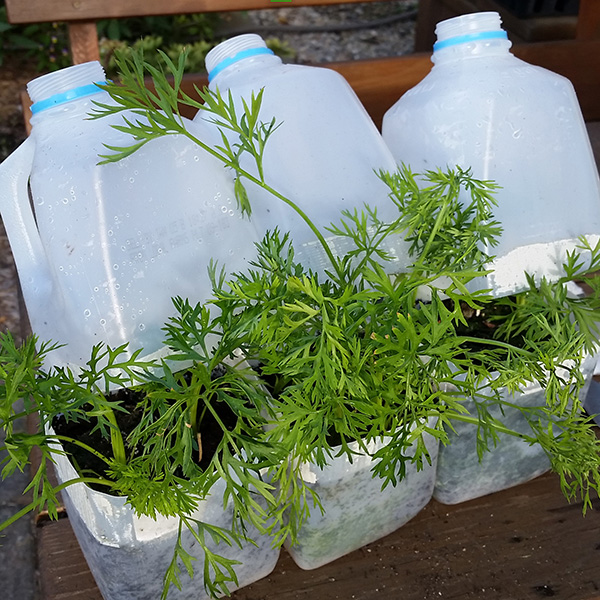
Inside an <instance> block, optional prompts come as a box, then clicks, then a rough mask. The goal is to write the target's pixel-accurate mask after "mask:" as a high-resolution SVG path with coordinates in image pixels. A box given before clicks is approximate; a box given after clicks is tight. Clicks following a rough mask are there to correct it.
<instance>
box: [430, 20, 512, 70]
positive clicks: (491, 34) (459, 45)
mask: <svg viewBox="0 0 600 600" xmlns="http://www.w3.org/2000/svg"><path fill="white" fill-rule="evenodd" d="M501 23H502V21H501V19H500V15H499V14H498V13H497V12H480V13H472V14H468V15H461V16H459V17H454V18H452V19H447V20H445V21H440V22H439V23H438V24H437V27H436V30H435V33H436V36H437V41H436V43H435V44H434V46H433V56H432V57H431V60H432V61H433V62H434V63H435V64H436V65H437V64H440V63H445V62H451V61H455V60H463V59H466V58H477V57H483V56H498V55H507V54H509V49H510V47H511V46H512V43H511V42H510V41H509V40H508V36H507V34H506V31H505V30H504V29H502V27H501Z"/></svg>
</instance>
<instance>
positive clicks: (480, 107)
mask: <svg viewBox="0 0 600 600" xmlns="http://www.w3.org/2000/svg"><path fill="white" fill-rule="evenodd" d="M500 24H501V21H500V16H499V15H498V13H495V12H483V13H475V14H470V15H463V16H460V17H456V18H453V19H449V20H447V21H442V22H441V23H438V25H437V29H436V34H437V43H436V44H435V46H434V52H433V57H432V61H433V63H434V67H433V69H432V70H431V72H430V73H429V74H428V75H427V76H426V77H425V78H424V79H423V80H422V81H421V82H420V83H419V84H418V85H417V86H416V87H414V88H413V89H412V90H410V91H408V92H407V93H406V94H404V95H403V96H402V98H400V100H398V102H397V103H396V104H395V105H394V106H393V107H392V108H390V110H389V111H388V112H387V113H386V114H385V116H384V120H383V137H384V139H385V140H386V142H387V144H388V146H389V147H390V149H391V151H392V153H393V154H394V157H395V158H396V160H397V161H398V162H399V163H401V162H404V163H407V164H409V165H410V166H411V167H412V169H413V170H414V171H416V172H421V171H423V170H424V169H436V168H438V167H439V168H446V166H450V167H454V166H456V165H460V166H461V167H463V168H469V167H471V168H472V170H473V175H474V176H475V177H477V178H480V179H492V180H495V181H496V182H497V183H498V184H499V185H500V186H502V189H501V190H499V191H498V193H497V196H496V197H497V200H498V204H499V205H498V207H497V208H495V209H494V215H495V217H496V218H497V219H498V220H499V221H500V222H501V223H502V226H503V228H504V233H503V235H502V238H501V241H500V244H499V246H497V247H495V248H489V249H487V250H488V253H489V254H491V255H495V256H496V260H495V261H494V263H493V268H494V272H493V273H492V274H491V275H490V276H489V277H488V278H487V280H486V281H479V282H478V287H480V288H491V289H492V290H493V292H494V293H495V294H496V295H499V296H501V295H507V294H510V293H512V292H515V291H518V290H521V289H524V288H526V286H527V282H526V278H525V275H524V273H525V271H527V272H529V273H530V274H532V275H534V276H535V277H536V278H537V279H539V278H540V277H541V276H543V275H546V276H547V277H549V278H555V277H557V276H559V275H560V273H561V272H562V269H561V266H562V263H563V262H564V260H565V259H566V253H567V251H568V250H572V249H573V248H574V247H575V246H576V245H577V243H578V242H577V238H578V237H579V236H582V235H583V236H586V237H587V238H588V240H589V241H590V242H591V243H592V244H595V243H596V242H597V241H598V239H599V236H598V234H600V186H599V180H598V171H597V169H596V165H595V162H594V157H593V154H592V149H591V145H590V142H589V138H588V135H587V131H586V128H585V124H584V121H583V118H582V115H581V111H580V108H579V104H578V101H577V98H576V95H575V92H574V89H573V86H572V85H571V83H570V82H569V81H568V80H567V79H565V78H564V77H562V76H560V75H557V74H555V73H552V72H550V71H548V70H545V69H542V68H540V67H536V66H532V65H529V64H527V63H525V62H523V61H522V60H519V59H518V58H516V57H515V56H513V55H512V54H511V53H510V52H509V48H510V46H511V43H510V42H509V41H508V39H507V35H506V32H505V31H504V30H503V29H502V28H501V25H500Z"/></svg>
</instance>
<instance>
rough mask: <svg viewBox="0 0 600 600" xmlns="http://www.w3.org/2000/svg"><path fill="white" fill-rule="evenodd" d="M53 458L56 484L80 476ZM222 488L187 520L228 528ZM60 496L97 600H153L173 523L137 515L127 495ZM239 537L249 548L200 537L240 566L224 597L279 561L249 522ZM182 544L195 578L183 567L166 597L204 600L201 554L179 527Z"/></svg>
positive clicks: (74, 491) (79, 490)
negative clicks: (177, 585)
mask: <svg viewBox="0 0 600 600" xmlns="http://www.w3.org/2000/svg"><path fill="white" fill-rule="evenodd" d="M54 460H55V463H56V472H57V477H58V481H59V482H60V483H65V482H67V481H72V480H73V479H77V477H79V474H78V473H77V472H76V471H75V469H74V468H73V465H72V464H71V463H70V462H69V459H68V458H67V456H66V455H64V454H62V455H61V454H56V455H54ZM224 491H225V483H224V482H223V481H222V480H219V481H217V483H215V485H214V486H213V487H212V488H211V492H210V494H209V495H208V496H207V497H206V498H205V499H204V500H201V501H199V502H198V506H197V508H196V510H195V511H194V512H193V513H192V514H190V515H189V517H190V519H196V520H198V521H202V522H204V523H208V524H210V525H213V526H215V527H222V528H224V529H230V528H231V524H232V521H233V509H232V507H231V506H230V505H229V504H228V505H227V506H225V507H224V506H223V494H224ZM62 495H63V500H64V502H65V506H66V508H67V511H68V513H69V522H70V523H71V525H72V526H73V531H74V533H75V535H76V537H77V541H78V542H79V545H80V546H81V549H82V551H83V554H84V556H85V558H86V561H87V563H88V565H89V567H90V570H91V572H92V575H93V576H94V579H95V580H96V583H97V585H98V588H99V589H100V592H101V593H102V597H103V598H104V600H149V599H150V598H160V596H161V592H162V588H163V577H164V575H165V573H166V572H167V569H168V568H169V565H170V562H171V560H172V559H173V551H174V548H175V544H176V543H177V537H178V529H179V519H178V518H177V517H164V516H162V515H157V516H156V518H155V519H153V518H151V517H148V516H145V515H141V516H138V515H136V514H135V511H134V510H133V508H131V506H129V505H128V504H127V498H125V497H123V496H111V495H109V494H105V493H103V492H99V491H97V490H93V489H91V488H89V487H88V486H87V485H85V484H84V483H75V484H72V485H70V486H68V487H66V488H65V489H64V490H63V492H62ZM246 533H247V535H248V538H249V539H250V540H253V542H254V543H253V542H250V541H247V542H243V543H242V545H241V547H240V546H238V545H237V544H232V545H230V546H228V545H227V544H225V543H220V544H216V543H215V542H214V540H212V539H211V538H210V536H206V544H207V546H208V547H209V548H210V550H211V551H212V552H215V553H216V554H218V555H220V556H223V557H225V558H228V559H230V560H235V561H239V562H240V564H236V565H234V567H233V569H234V571H235V573H236V576H237V579H238V581H237V585H234V584H228V586H227V587H228V589H229V590H230V591H231V592H233V591H234V590H235V589H238V588H240V587H243V586H246V585H249V584H250V583H253V582H254V581H257V580H259V579H262V578H263V577H266V576H267V575H269V574H270V573H271V572H272V571H273V569H274V568H275V565H276V564H277V559H278V558H279V548H277V549H274V548H272V547H271V542H272V539H271V538H270V537H269V536H267V535H261V534H260V533H259V532H258V531H257V530H256V528H255V527H253V526H252V525H248V529H247V532H246ZM181 543H182V545H183V546H184V548H185V550H186V552H188V553H189V554H190V556H191V558H192V559H193V560H194V561H195V562H194V579H190V578H189V577H188V576H187V573H186V572H185V570H183V573H182V575H181V578H180V580H181V590H178V589H176V588H175V587H174V586H171V588H170V590H169V599H170V600H191V599H193V600H208V599H209V595H208V594H207V593H206V591H205V590H204V586H203V568H204V558H205V557H204V551H203V549H202V547H201V546H200V545H199V544H198V543H197V542H196V540H195V539H194V536H193V535H192V533H191V532H190V531H188V530H187V528H186V527H183V530H182V539H181Z"/></svg>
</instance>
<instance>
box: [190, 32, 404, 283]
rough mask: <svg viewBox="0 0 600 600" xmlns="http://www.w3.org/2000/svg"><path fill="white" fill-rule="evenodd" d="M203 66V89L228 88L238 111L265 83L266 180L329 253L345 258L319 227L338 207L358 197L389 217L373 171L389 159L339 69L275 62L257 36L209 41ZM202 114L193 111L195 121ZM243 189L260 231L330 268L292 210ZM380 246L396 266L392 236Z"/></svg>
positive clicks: (397, 240) (340, 240) (357, 203)
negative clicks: (283, 237) (282, 237)
mask: <svg viewBox="0 0 600 600" xmlns="http://www.w3.org/2000/svg"><path fill="white" fill-rule="evenodd" d="M206 68H207V71H208V74H209V81H210V84H209V88H210V89H211V90H212V91H216V90H218V91H219V92H220V93H221V94H222V95H223V97H224V98H227V97H228V95H229V93H231V94H232V97H233V99H234V102H235V105H236V110H238V114H242V111H243V105H242V99H243V100H245V101H246V102H248V103H249V102H250V98H251V96H252V93H254V94H258V93H259V92H260V90H261V89H264V91H263V99H262V105H261V111H260V114H259V121H262V122H263V123H270V122H271V120H272V119H273V118H275V120H276V123H277V124H279V127H278V128H277V129H276V130H275V132H274V133H273V134H272V135H271V137H270V138H269V139H268V140H267V142H266V145H265V152H264V158H263V170H264V175H265V181H266V183H267V184H269V185H270V186H271V187H272V188H274V189H275V190H276V191H277V192H280V193H281V194H283V195H284V196H286V197H287V198H289V199H291V200H292V201H293V202H295V203H296V204H297V205H298V206H299V207H300V208H301V209H302V210H303V211H304V212H305V213H306V214H307V215H308V216H309V217H310V218H311V220H312V221H313V222H314V223H315V225H316V226H317V227H318V228H319V229H320V230H321V231H322V232H323V233H324V235H325V238H326V239H327V243H328V244H329V247H330V248H331V249H332V250H333V253H334V254H335V255H337V256H344V255H345V254H346V252H347V251H348V250H350V249H353V248H354V245H353V243H352V242H351V241H350V240H349V239H347V238H344V237H342V236H334V235H333V234H332V233H329V232H327V231H325V227H327V226H329V225H330V224H331V223H335V224H336V225H338V224H339V223H340V219H341V218H342V215H341V211H342V210H344V209H347V210H350V211H353V210H354V209H355V208H356V209H357V210H359V211H360V210H362V209H364V205H365V203H367V204H368V205H369V206H370V207H371V208H376V209H377V214H378V217H379V218H380V219H381V220H383V221H391V220H393V219H396V218H397V217H398V211H397V209H396V207H395V205H393V203H392V202H391V200H390V199H389V198H388V188H387V186H386V185H385V184H384V183H383V182H382V181H381V180H380V179H379V177H378V175H377V174H376V172H375V171H376V170H377V171H378V170H380V169H382V170H385V171H395V170H396V168H397V167H396V164H395V161H394V159H393V157H392V155H391V153H390V151H389V149H388V148H387V146H386V145H385V143H384V142H383V139H382V137H381V134H380V133H379V131H378V130H377V128H376V127H375V125H374V123H373V121H372V120H371V118H370V116H369V115H368V113H367V112H366V110H365V108H364V107H363V105H362V103H361V102H360V100H359V99H358V97H357V96H356V95H355V93H354V91H353V90H352V88H351V87H350V85H349V84H348V82H347V81H346V80H345V79H344V78H343V77H342V76H341V75H339V74H338V73H336V72H335V71H333V70H331V69H326V68H319V67H309V66H304V65H289V64H283V63H282V61H281V59H280V58H279V57H277V56H275V55H274V54H273V52H272V51H271V50H270V49H268V48H267V46H266V44H265V42H264V41H263V39H262V38H261V37H260V36H258V35H256V34H246V35H240V36H237V37H234V38H231V39H229V40H226V41H225V42H222V43H221V44H219V45H218V46H216V47H215V48H214V49H213V50H211V51H210V52H209V53H208V55H207V57H206ZM209 118H210V117H209V116H208V115H207V114H206V113H203V111H199V112H198V114H197V115H196V116H195V117H194V121H198V120H202V119H209ZM230 141H231V143H235V142H236V141H237V140H236V139H235V137H232V138H231V140H230ZM242 167H244V168H246V169H248V170H252V162H251V161H250V160H246V161H245V162H242ZM252 173H253V174H256V173H255V169H254V170H252ZM244 183H246V182H244ZM247 191H248V195H249V199H250V203H251V206H252V220H253V221H255V222H256V224H257V227H258V228H259V230H260V231H261V232H263V233H264V232H265V231H267V230H273V229H275V227H278V228H279V231H280V232H282V233H285V232H290V234H291V239H292V241H293V244H294V250H295V254H296V258H297V260H298V261H299V262H301V263H302V264H304V265H305V267H308V268H310V269H312V270H313V271H315V272H317V273H319V274H323V272H324V269H331V265H330V263H329V260H328V258H327V255H326V254H325V252H324V251H323V250H322V248H321V246H320V245H319V244H318V242H317V239H316V237H315V235H314V233H313V232H312V231H311V230H310V229H309V227H308V226H307V225H306V224H305V222H304V221H303V220H302V219H301V218H300V217H299V216H298V215H297V213H295V212H294V210H293V209H292V208H290V207H289V206H287V205H285V204H284V203H283V202H282V201H281V200H279V199H277V198H276V197H275V196H273V195H272V194H270V193H268V192H266V191H265V190H263V189H262V188H259V187H258V186H257V185H248V186H247ZM385 249H386V250H387V251H388V252H389V253H390V254H391V256H393V257H395V260H393V261H392V262H390V263H388V264H387V265H386V264H384V265H383V266H384V267H385V268H386V269H388V268H389V269H391V270H397V267H398V260H397V259H402V258H403V253H404V254H405V253H406V250H405V246H404V242H403V239H402V238H401V236H399V235H396V236H394V238H393V239H391V238H390V239H388V242H387V245H386V246H385ZM404 260H406V259H405V258H404Z"/></svg>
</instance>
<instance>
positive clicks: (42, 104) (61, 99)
mask: <svg viewBox="0 0 600 600" xmlns="http://www.w3.org/2000/svg"><path fill="white" fill-rule="evenodd" d="M106 83H107V82H106V81H98V82H96V83H90V84H89V85H82V86H80V87H76V88H73V89H72V90H67V91H66V92H62V93H60V94H54V96H50V97H49V98H45V99H44V100H39V101H38V102H36V103H35V104H32V105H31V112H32V113H33V114H34V115H35V114H36V113H39V112H41V111H42V110H46V109H48V108H52V107H53V106H58V105H59V104H64V103H65V102H71V100H77V98H83V97H85V96H91V95H92V94H97V93H98V92H101V91H102V90H101V89H100V88H99V87H98V86H99V85H105V84H106Z"/></svg>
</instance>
